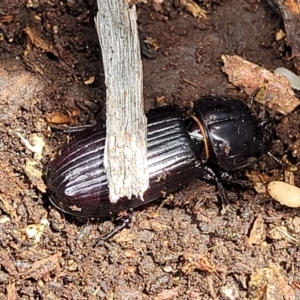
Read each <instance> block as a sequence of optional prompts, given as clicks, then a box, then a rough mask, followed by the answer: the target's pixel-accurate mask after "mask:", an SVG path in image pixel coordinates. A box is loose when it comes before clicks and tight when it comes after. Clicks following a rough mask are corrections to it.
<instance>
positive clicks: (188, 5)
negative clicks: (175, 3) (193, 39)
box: [180, 0, 206, 19]
mask: <svg viewBox="0 0 300 300" xmlns="http://www.w3.org/2000/svg"><path fill="white" fill-rule="evenodd" d="M180 5H182V6H184V8H185V9H186V10H187V12H189V13H190V14H192V15H193V17H195V18H200V19H201V18H206V11H205V10H204V9H202V8H201V7H200V6H199V5H198V4H197V3H195V2H194V1H193V0H180Z"/></svg>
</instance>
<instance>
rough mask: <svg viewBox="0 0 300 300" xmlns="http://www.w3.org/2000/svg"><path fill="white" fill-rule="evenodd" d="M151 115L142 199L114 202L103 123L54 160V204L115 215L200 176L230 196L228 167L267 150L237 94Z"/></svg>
mask: <svg viewBox="0 0 300 300" xmlns="http://www.w3.org/2000/svg"><path fill="white" fill-rule="evenodd" d="M147 119H148V136H147V147H148V169H149V174H150V177H149V182H150V187H149V189H148V190H147V191H146V193H145V195H144V199H143V201H142V200H141V199H139V198H133V199H120V200H119V201H118V202H117V203H115V204H113V203H111V202H110V201H109V199H108V184H107V178H106V175H105V171H104V166H103V154H104V144H105V137H106V133H105V128H104V126H103V125H102V124H98V125H96V126H94V127H92V128H90V129H87V130H85V131H83V132H80V133H78V134H77V135H75V137H74V139H73V140H72V141H71V142H70V143H69V144H67V145H66V146H65V147H64V148H63V149H62V150H61V151H59V153H58V155H57V156H56V158H55V159H54V160H53V161H51V162H50V163H49V165H48V168H47V173H46V184H47V188H48V193H49V197H50V201H51V202H52V203H53V205H54V206H56V207H57V208H58V209H59V210H61V211H63V212H65V213H68V214H71V215H75V216H79V217H94V218H99V217H105V216H110V215H116V214H117V213H119V212H120V211H123V210H128V209H130V208H134V207H137V206H140V205H143V204H145V203H148V202H151V201H154V200H156V199H159V198H162V197H164V196H166V195H167V194H169V193H172V192H174V191H176V190H179V189H180V188H182V187H184V186H186V185H188V184H189V183H190V182H191V181H192V180H194V179H196V178H204V179H213V180H215V181H216V183H217V187H218V189H219V192H220V196H221V198H223V199H226V193H225V190H224V189H223V186H222V184H221V183H220V181H222V180H228V176H227V175H226V174H227V172H226V171H235V170H238V169H241V168H245V167H247V166H250V165H252V164H254V163H255V162H257V161H258V160H259V159H260V157H261V155H262V154H263V153H264V152H265V150H266V149H265V148H266V147H265V146H266V141H265V138H264V134H263V127H262V125H261V123H260V121H259V120H258V119H257V117H256V116H255V114H254V113H253V112H252V111H251V110H250V108H249V107H248V106H247V105H246V104H245V103H243V102H242V101H240V100H238V99H234V98H228V97H227V98H226V97H213V96H207V97H202V98H200V99H199V100H197V101H196V102H194V105H193V108H192V113H191V114H190V116H189V117H188V118H185V117H184V116H183V113H182V111H181V110H180V109H179V107H178V106H165V107H159V108H155V109H152V110H150V111H149V112H148V113H147ZM215 170H217V173H218V174H216V172H215ZM224 174H225V175H224ZM229 178H230V177H229Z"/></svg>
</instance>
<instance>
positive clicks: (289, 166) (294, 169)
mask: <svg viewBox="0 0 300 300" xmlns="http://www.w3.org/2000/svg"><path fill="white" fill-rule="evenodd" d="M267 154H268V155H269V156H270V157H271V158H272V159H273V160H274V161H276V162H277V163H278V164H280V165H281V166H283V167H284V168H286V169H288V170H290V171H291V172H297V171H298V167H297V166H295V165H293V164H292V163H291V162H290V161H288V160H287V159H285V160H284V161H283V160H281V159H279V158H277V157H276V156H274V155H273V154H272V153H271V152H270V151H268V152H267Z"/></svg>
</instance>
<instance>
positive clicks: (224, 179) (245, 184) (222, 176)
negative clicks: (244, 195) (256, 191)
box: [218, 172, 253, 188]
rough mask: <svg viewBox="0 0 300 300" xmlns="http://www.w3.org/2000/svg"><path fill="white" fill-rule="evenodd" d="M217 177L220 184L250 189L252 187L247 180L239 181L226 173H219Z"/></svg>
mask: <svg viewBox="0 0 300 300" xmlns="http://www.w3.org/2000/svg"><path fill="white" fill-rule="evenodd" d="M218 175H219V176H218V177H219V179H220V180H221V181H222V182H226V183H229V184H234V185H238V186H241V187H244V188H251V187H253V183H251V182H249V181H248V180H241V179H237V178H236V177H235V176H233V175H232V174H230V173H228V172H220V173H218Z"/></svg>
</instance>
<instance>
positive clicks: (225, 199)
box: [203, 166, 231, 214]
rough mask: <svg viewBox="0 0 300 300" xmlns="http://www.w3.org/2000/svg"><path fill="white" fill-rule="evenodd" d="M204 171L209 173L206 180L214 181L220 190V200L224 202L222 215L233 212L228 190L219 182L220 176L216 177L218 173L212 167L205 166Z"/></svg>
mask: <svg viewBox="0 0 300 300" xmlns="http://www.w3.org/2000/svg"><path fill="white" fill-rule="evenodd" d="M203 169H204V171H206V173H207V174H206V177H205V178H206V179H212V180H214V182H215V184H216V186H217V189H218V192H219V195H220V199H221V202H222V211H221V213H222V214H224V213H225V212H226V211H228V210H231V209H230V208H231V205H230V204H229V201H228V197H227V193H226V190H225V189H224V187H223V184H222V183H221V182H220V180H219V178H218V176H217V175H216V173H215V172H214V171H213V170H212V169H211V168H210V167H208V166H204V168H203Z"/></svg>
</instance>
